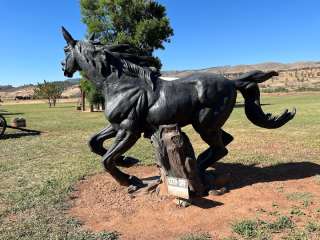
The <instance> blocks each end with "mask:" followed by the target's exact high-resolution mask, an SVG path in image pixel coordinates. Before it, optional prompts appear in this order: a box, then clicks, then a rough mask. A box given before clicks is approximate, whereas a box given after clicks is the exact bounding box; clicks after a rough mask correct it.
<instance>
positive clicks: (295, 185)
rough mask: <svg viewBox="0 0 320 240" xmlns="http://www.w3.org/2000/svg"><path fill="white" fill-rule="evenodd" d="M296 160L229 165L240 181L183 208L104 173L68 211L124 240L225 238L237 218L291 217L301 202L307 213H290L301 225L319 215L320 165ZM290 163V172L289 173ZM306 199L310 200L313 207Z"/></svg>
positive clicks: (148, 172)
mask: <svg viewBox="0 0 320 240" xmlns="http://www.w3.org/2000/svg"><path fill="white" fill-rule="evenodd" d="M297 164H298V165H295V164H294V165H290V164H288V165H286V166H280V167H279V168H277V167H274V169H271V168H273V166H272V167H267V168H266V171H265V172H264V170H263V169H264V168H261V170H260V171H259V170H258V171H257V169H258V167H254V168H250V167H243V168H241V167H239V166H238V165H237V164H235V165H234V166H231V165H224V166H223V167H224V168H225V169H229V170H232V167H233V170H237V172H232V178H233V180H232V181H233V182H234V183H235V184H234V185H233V186H230V189H231V190H230V192H228V193H226V194H224V195H222V196H209V197H206V198H202V199H197V200H196V202H195V205H194V206H190V207H188V208H178V207H177V206H176V205H175V204H174V202H173V199H168V198H167V199H162V200H160V199H159V198H158V197H155V196H150V195H143V196H138V197H135V198H131V197H130V196H129V195H128V194H127V189H126V188H123V187H120V186H119V185H118V184H117V183H116V182H115V181H114V180H113V179H112V178H111V177H110V176H109V175H108V174H99V175H96V176H92V177H89V178H88V179H85V180H83V181H81V182H80V183H79V184H78V186H76V189H77V190H76V191H75V192H74V196H73V197H74V198H72V199H73V200H72V203H73V207H72V208H71V209H70V211H69V214H70V215H71V216H73V217H76V218H78V219H80V220H82V221H83V222H84V227H85V228H86V229H88V230H91V231H97V232H99V231H117V232H119V233H120V234H121V239H177V238H178V237H181V236H182V235H185V234H187V233H197V232H207V233H209V234H211V235H212V236H213V237H214V238H213V239H222V238H223V237H227V236H230V235H231V234H232V233H231V225H232V224H233V223H234V222H235V221H238V220H242V219H256V218H259V219H263V220H266V221H268V220H270V221H271V220H272V219H274V218H275V216H276V214H271V213H274V212H277V214H278V215H286V216H288V215H290V212H291V211H292V209H293V208H296V206H298V207H299V206H301V208H303V212H304V213H305V215H292V216H290V217H291V218H292V219H293V220H294V221H295V222H297V224H299V223H301V224H302V223H303V222H304V220H305V219H304V218H307V217H310V216H311V217H312V216H313V217H314V218H315V219H317V218H318V219H319V217H320V213H319V212H317V211H316V210H315V209H320V203H319V199H320V191H319V189H320V185H319V182H317V181H318V179H316V178H315V177H314V175H315V172H319V167H318V165H316V164H312V163H297ZM230 167H231V168H230ZM288 167H291V171H287V170H288ZM300 167H305V171H306V172H305V173H304V171H303V170H301V169H300V171H297V169H298V168H300ZM227 171H228V170H227ZM273 172H274V175H272V173H273ZM307 172H308V173H307ZM130 173H131V174H134V175H137V176H139V177H140V178H141V177H145V178H146V177H152V176H155V175H157V173H158V172H157V169H156V168H155V167H135V168H132V169H131V170H130ZM233 173H236V174H237V175H234V174H233ZM278 174H280V176H279V175H278ZM258 175H259V176H258ZM261 175H265V176H261ZM276 175H277V176H278V177H275V176H276ZM273 176H274V177H273ZM244 178H246V179H248V181H247V180H245V181H244V180H243V179H244ZM299 194H300V195H299ZM290 196H291V197H290ZM295 196H296V197H295ZM299 196H300V197H301V198H300V197H299ZM306 196H308V199H305V197H306ZM305 201H309V202H308V205H306V203H305ZM301 204H304V206H302V205H301Z"/></svg>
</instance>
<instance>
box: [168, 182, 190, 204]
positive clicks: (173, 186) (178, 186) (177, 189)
mask: <svg viewBox="0 0 320 240" xmlns="http://www.w3.org/2000/svg"><path fill="white" fill-rule="evenodd" d="M167 183H168V192H169V194H171V195H173V196H176V197H180V198H184V199H189V185H188V180H187V179H184V178H176V177H167Z"/></svg>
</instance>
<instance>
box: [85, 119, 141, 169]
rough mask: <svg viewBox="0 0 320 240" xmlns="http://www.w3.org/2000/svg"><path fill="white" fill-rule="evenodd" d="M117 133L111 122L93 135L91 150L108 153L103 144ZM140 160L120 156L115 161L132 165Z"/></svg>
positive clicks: (123, 165) (124, 164) (103, 153)
mask: <svg viewBox="0 0 320 240" xmlns="http://www.w3.org/2000/svg"><path fill="white" fill-rule="evenodd" d="M116 135H117V131H116V130H115V129H114V127H113V126H112V125H111V124H110V125H109V126H107V127H106V128H104V129H102V130H101V131H100V132H99V133H97V134H95V135H94V136H92V137H91V138H90V140H89V142H88V145H89V147H90V150H91V152H93V153H95V154H98V155H100V156H103V155H105V154H106V153H107V151H108V150H107V149H106V148H105V147H104V146H103V143H104V142H105V141H106V140H108V139H110V138H113V137H115V136H116ZM138 162H139V161H138V160H137V159H135V158H131V157H124V156H119V157H118V158H117V159H115V163H116V165H117V166H120V167H131V166H133V165H134V164H136V163H138Z"/></svg>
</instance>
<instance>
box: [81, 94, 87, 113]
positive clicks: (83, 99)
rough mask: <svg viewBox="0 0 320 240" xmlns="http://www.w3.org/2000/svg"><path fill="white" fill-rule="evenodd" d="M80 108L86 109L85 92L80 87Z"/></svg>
mask: <svg viewBox="0 0 320 240" xmlns="http://www.w3.org/2000/svg"><path fill="white" fill-rule="evenodd" d="M81 110H82V111H83V112H84V111H86V92H85V91H83V90H82V89H81Z"/></svg>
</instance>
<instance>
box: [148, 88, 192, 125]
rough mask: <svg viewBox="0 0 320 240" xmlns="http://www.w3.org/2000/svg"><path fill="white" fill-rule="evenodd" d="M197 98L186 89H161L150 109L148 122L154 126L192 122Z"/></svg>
mask: <svg viewBox="0 0 320 240" xmlns="http://www.w3.org/2000/svg"><path fill="white" fill-rule="evenodd" d="M195 106H196V102H195V99H194V98H193V95H192V94H191V92H190V91H187V90H186V89H179V90H178V91H177V89H174V88H172V89H166V91H161V92H160V94H159V98H158V100H157V101H156V102H155V103H154V104H153V106H152V107H151V108H150V109H149V111H148V116H147V122H148V123H149V124H150V125H152V126H160V125H166V124H176V123H177V124H179V125H180V126H185V125H188V124H191V122H192V119H193V113H194V108H195Z"/></svg>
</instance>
